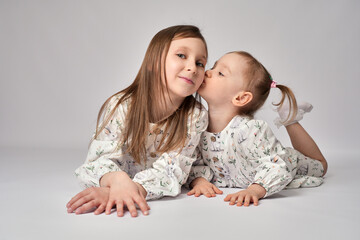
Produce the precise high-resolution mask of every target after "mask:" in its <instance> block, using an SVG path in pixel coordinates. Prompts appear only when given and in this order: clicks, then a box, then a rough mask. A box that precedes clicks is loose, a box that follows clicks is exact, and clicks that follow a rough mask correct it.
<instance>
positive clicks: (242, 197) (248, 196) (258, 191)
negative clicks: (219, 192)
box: [224, 184, 266, 207]
mask: <svg viewBox="0 0 360 240" xmlns="http://www.w3.org/2000/svg"><path fill="white" fill-rule="evenodd" d="M265 194H266V190H265V188H263V187H262V186H260V185H259V184H252V185H250V186H249V187H248V188H247V189H246V190H242V191H240V192H237V193H233V194H229V195H227V196H226V197H225V198H224V201H225V202H229V201H230V203H229V204H230V205H235V202H237V204H236V206H242V205H243V203H244V206H246V207H247V206H249V205H250V202H253V203H254V205H255V206H257V205H259V199H260V198H263V197H264V196H265Z"/></svg>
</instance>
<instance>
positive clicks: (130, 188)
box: [101, 172, 150, 217]
mask: <svg viewBox="0 0 360 240" xmlns="http://www.w3.org/2000/svg"><path fill="white" fill-rule="evenodd" d="M103 180H104V182H103V183H104V184H105V185H107V184H108V185H109V187H110V195H109V201H108V203H107V205H106V210H105V213H106V214H110V213H111V208H112V207H113V206H114V205H116V210H117V215H118V216H119V217H122V216H124V207H125V206H126V207H127V208H128V210H129V212H130V214H131V216H132V217H136V216H137V210H136V206H135V204H137V205H138V206H139V207H140V209H141V211H142V213H143V214H144V215H148V214H149V210H150V207H149V206H148V204H147V202H146V200H145V196H146V194H147V193H146V191H145V189H144V188H143V187H142V186H141V185H140V184H138V183H135V182H133V181H132V180H131V178H130V177H129V176H128V175H127V174H126V173H125V172H112V173H108V174H105V175H104V176H103V177H102V180H101V181H103Z"/></svg>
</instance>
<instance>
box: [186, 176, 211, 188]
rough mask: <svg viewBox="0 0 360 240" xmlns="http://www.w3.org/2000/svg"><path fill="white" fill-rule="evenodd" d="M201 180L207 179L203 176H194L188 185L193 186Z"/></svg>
mask: <svg viewBox="0 0 360 240" xmlns="http://www.w3.org/2000/svg"><path fill="white" fill-rule="evenodd" d="M202 181H207V180H206V179H205V178H203V177H197V178H195V179H194V180H192V182H191V183H190V185H189V186H190V187H191V188H194V187H195V185H197V184H199V183H201V182H202Z"/></svg>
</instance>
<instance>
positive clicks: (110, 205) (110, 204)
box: [105, 200, 114, 215]
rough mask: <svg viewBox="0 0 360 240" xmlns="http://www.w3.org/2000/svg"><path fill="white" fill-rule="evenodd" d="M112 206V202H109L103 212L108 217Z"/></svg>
mask: <svg viewBox="0 0 360 240" xmlns="http://www.w3.org/2000/svg"><path fill="white" fill-rule="evenodd" d="M113 206H114V200H109V201H108V202H107V204H106V210H105V214H106V215H109V214H110V213H111V209H112V207H113Z"/></svg>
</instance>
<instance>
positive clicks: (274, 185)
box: [245, 120, 293, 197]
mask: <svg viewBox="0 0 360 240" xmlns="http://www.w3.org/2000/svg"><path fill="white" fill-rule="evenodd" d="M247 127H249V135H248V138H249V139H252V141H247V146H246V149H245V152H247V155H248V157H249V159H251V162H253V163H254V166H256V168H255V171H254V174H255V176H254V181H253V182H252V183H251V184H253V183H257V184H259V185H261V186H262V187H264V188H265V190H266V195H265V196H264V197H268V196H270V195H272V194H274V193H277V192H279V191H281V190H282V189H284V188H285V187H286V185H287V184H289V183H290V182H291V180H292V178H293V176H292V173H291V172H292V171H291V170H292V169H291V164H290V163H289V162H288V161H287V159H286V153H285V148H284V147H283V146H282V145H281V143H280V142H279V141H278V140H277V139H276V137H275V135H274V134H273V132H272V131H271V129H270V127H269V126H268V124H267V123H266V122H264V121H261V120H251V121H249V122H248V124H247ZM251 184H250V185H251Z"/></svg>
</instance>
